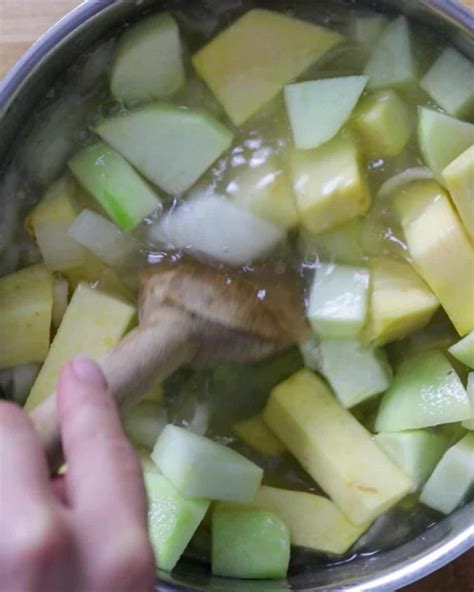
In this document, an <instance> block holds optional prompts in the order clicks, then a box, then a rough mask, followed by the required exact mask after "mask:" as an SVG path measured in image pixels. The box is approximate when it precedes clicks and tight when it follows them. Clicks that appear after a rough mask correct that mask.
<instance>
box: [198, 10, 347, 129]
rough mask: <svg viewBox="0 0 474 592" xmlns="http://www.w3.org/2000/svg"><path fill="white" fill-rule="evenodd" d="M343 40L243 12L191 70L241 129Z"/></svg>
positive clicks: (264, 13) (275, 15)
mask: <svg viewBox="0 0 474 592" xmlns="http://www.w3.org/2000/svg"><path fill="white" fill-rule="evenodd" d="M343 40H344V37H343V36H342V35H340V34H339V33H335V32H334V31H330V30H328V29H325V28H323V27H319V26H317V25H314V24H312V23H308V22H304V21H301V20H298V19H295V18H292V17H290V16H287V15H284V14H281V13H279V12H273V11H270V10H261V9H254V10H249V11H248V12H246V13H245V14H244V15H243V16H242V17H240V18H239V19H237V20H236V21H235V22H234V23H233V24H232V25H231V26H230V27H229V28H227V29H225V30H224V31H223V32H222V33H220V35H217V36H216V37H214V38H213V39H212V40H211V41H210V42H209V43H207V44H206V45H205V46H204V47H203V48H202V49H200V50H199V51H198V52H197V53H196V54H194V56H193V60H192V61H193V66H194V68H195V69H196V71H197V73H198V74H199V76H200V77H201V78H202V79H203V80H204V81H205V82H206V84H207V85H208V86H209V88H210V89H211V90H212V92H213V93H214V94H215V96H216V97H217V99H218V100H219V102H220V103H221V104H222V106H223V107H224V109H225V110H226V112H227V115H228V116H229V117H230V119H231V120H232V122H233V123H234V124H235V125H240V124H241V123H243V122H244V121H246V120H247V119H248V118H249V117H251V116H252V115H254V114H255V113H256V112H257V111H258V110H259V109H260V108H261V107H263V106H264V105H265V104H266V103H268V102H269V101H270V100H271V99H272V98H273V97H275V96H276V95H277V94H278V93H279V92H280V91H281V89H282V88H283V86H284V85H285V84H287V83H288V82H290V81H291V80H294V79H295V78H297V77H298V76H299V75H300V74H302V73H303V72H304V71H305V70H306V69H307V68H309V66H311V64H313V63H314V62H316V61H317V60H318V59H319V58H321V57H322V56H323V55H324V54H325V53H327V52H328V51H329V50H330V49H332V48H333V47H335V46H336V45H338V44H339V43H341V42H342V41H343Z"/></svg>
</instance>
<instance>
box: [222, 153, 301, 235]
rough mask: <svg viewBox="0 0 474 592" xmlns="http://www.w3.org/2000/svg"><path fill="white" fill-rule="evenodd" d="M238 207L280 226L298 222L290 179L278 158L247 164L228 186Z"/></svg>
mask: <svg viewBox="0 0 474 592" xmlns="http://www.w3.org/2000/svg"><path fill="white" fill-rule="evenodd" d="M227 193H229V194H230V195H231V197H232V199H233V201H234V203H236V204H237V205H238V206H240V207H241V208H244V209H246V210H250V211H251V212H252V213H253V214H255V215H256V216H259V217H260V218H263V219H264V220H268V221H269V222H272V223H273V224H276V225H277V226H281V227H282V228H293V227H294V226H296V225H297V224H298V222H299V216H298V210H297V209H296V202H295V196H294V194H293V188H292V186H291V183H290V179H289V178H288V175H287V174H286V173H285V171H284V170H283V169H282V167H281V165H280V163H279V162H278V161H277V159H275V158H272V159H269V160H267V162H266V163H265V164H263V165H261V166H259V167H256V168H252V167H246V168H245V171H244V172H243V173H242V174H241V175H240V176H238V177H236V178H234V179H233V180H232V181H231V182H230V183H229V185H228V186H227Z"/></svg>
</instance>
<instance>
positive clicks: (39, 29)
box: [0, 0, 474, 592]
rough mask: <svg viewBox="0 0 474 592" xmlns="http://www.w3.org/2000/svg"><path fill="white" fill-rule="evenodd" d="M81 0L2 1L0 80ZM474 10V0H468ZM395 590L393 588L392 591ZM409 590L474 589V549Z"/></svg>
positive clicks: (469, 591)
mask: <svg viewBox="0 0 474 592" xmlns="http://www.w3.org/2000/svg"><path fill="white" fill-rule="evenodd" d="M78 4H80V1H79V0H0V79H1V78H2V77H3V76H4V74H5V73H6V72H7V71H8V69H9V68H10V67H11V66H12V65H13V64H14V63H15V61H16V60H17V59H18V58H19V57H20V56H21V55H22V54H23V53H24V52H25V51H26V50H27V49H28V47H29V46H30V45H31V44H32V43H33V42H34V41H35V40H36V39H37V38H38V37H39V36H40V35H42V34H43V33H44V32H45V31H46V30H47V29H48V27H50V26H51V25H52V24H54V23H55V22H56V21H58V20H59V19H60V18H61V17H63V16H64V15H65V14H66V13H67V12H69V11H70V10H72V9H73V8H75V7H76V6H78ZM464 4H466V5H467V6H469V7H470V8H471V9H472V10H474V0H464ZM390 592H391V591H390ZM406 592H474V550H473V551H471V552H470V553H467V554H466V555H464V557H462V558H460V559H459V560H457V561H455V562H453V563H451V565H449V566H448V567H446V568H444V569H443V570H441V571H439V572H437V573H435V574H433V575H432V576H430V577H429V578H427V579H426V580H424V581H423V582H418V583H417V584H414V585H413V586H410V587H409V588H407V589H406Z"/></svg>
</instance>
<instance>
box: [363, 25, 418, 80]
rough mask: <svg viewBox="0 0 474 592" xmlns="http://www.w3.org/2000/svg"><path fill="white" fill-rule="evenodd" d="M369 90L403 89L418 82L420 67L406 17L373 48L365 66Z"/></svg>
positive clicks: (387, 29)
mask: <svg viewBox="0 0 474 592" xmlns="http://www.w3.org/2000/svg"><path fill="white" fill-rule="evenodd" d="M364 74H366V75H367V76H368V77H369V84H368V86H369V88H373V89H378V88H386V87H388V86H391V87H403V86H406V85H409V84H411V83H414V82H416V78H417V64H416V59H415V55H414V52H413V48H412V42H411V34H410V28H409V26H408V21H407V19H406V18H405V17H403V16H400V17H399V18H397V19H396V20H395V21H393V22H392V23H390V24H389V25H388V26H387V27H386V28H385V29H384V31H383V33H382V35H381V36H380V37H379V39H378V41H377V43H376V45H375V46H374V48H373V51H372V56H371V58H370V59H369V61H368V63H367V66H366V67H365V70H364Z"/></svg>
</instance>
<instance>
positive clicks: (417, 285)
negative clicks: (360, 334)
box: [364, 257, 439, 345]
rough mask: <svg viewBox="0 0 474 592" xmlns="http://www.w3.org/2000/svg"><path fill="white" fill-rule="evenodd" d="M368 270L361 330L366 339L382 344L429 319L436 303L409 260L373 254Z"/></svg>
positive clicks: (410, 331)
mask: <svg viewBox="0 0 474 592" xmlns="http://www.w3.org/2000/svg"><path fill="white" fill-rule="evenodd" d="M370 270H371V277H372V286H371V288H372V290H371V294H370V304H369V315H368V320H367V325H366V327H365V329H364V337H365V339H366V340H367V341H369V342H371V343H373V344H375V345H384V344H386V343H389V342H391V341H395V340H397V339H402V338H403V337H406V336H407V335H409V334H410V333H413V332H414V331H418V330H419V329H422V328H423V327H425V326H426V325H427V324H428V323H429V322H430V320H431V319H432V317H433V315H434V313H435V312H436V310H437V308H438V307H439V302H438V300H437V299H436V297H435V296H434V294H433V293H432V292H431V290H430V289H429V288H428V286H427V285H426V284H425V282H424V281H423V280H422V279H421V278H420V276H419V275H418V274H417V273H416V272H415V271H413V269H412V267H411V266H410V265H409V264H408V263H406V262H404V261H396V260H394V259H389V258H379V257H376V258H374V259H372V260H371V262H370Z"/></svg>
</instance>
